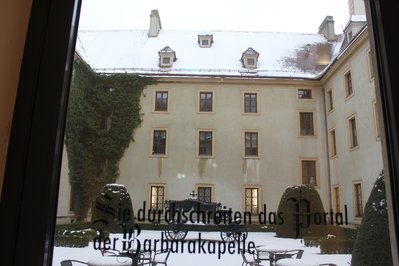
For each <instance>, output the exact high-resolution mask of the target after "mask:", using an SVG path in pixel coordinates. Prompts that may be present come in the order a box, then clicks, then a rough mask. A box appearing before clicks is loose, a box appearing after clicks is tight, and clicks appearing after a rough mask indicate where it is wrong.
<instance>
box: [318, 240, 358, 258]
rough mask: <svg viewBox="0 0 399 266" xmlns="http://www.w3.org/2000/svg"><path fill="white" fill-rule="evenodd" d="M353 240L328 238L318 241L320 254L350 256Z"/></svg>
mask: <svg viewBox="0 0 399 266" xmlns="http://www.w3.org/2000/svg"><path fill="white" fill-rule="evenodd" d="M354 243H355V240H354V239H351V238H342V237H335V236H329V237H325V238H322V239H321V240H320V251H321V253H322V254H351V253H352V250H353V245H354Z"/></svg>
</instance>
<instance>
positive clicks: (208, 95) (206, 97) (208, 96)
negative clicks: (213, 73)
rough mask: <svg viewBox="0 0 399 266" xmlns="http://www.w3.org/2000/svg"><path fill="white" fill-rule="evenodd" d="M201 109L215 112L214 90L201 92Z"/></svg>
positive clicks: (201, 110)
mask: <svg viewBox="0 0 399 266" xmlns="http://www.w3.org/2000/svg"><path fill="white" fill-rule="evenodd" d="M199 98H200V99H199V101H200V102H199V111H200V112H213V92H200V97H199Z"/></svg>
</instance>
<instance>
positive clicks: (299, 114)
mask: <svg viewBox="0 0 399 266" xmlns="http://www.w3.org/2000/svg"><path fill="white" fill-rule="evenodd" d="M302 113H307V114H312V131H313V133H312V134H303V133H302V120H301V114H302ZM298 125H299V132H298V135H299V137H301V138H314V137H317V134H316V117H315V111H313V110H300V111H298Z"/></svg>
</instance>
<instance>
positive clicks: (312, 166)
mask: <svg viewBox="0 0 399 266" xmlns="http://www.w3.org/2000/svg"><path fill="white" fill-rule="evenodd" d="M301 164H302V184H307V185H314V186H317V176H316V160H302V161H301Z"/></svg>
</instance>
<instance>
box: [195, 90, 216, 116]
mask: <svg viewBox="0 0 399 266" xmlns="http://www.w3.org/2000/svg"><path fill="white" fill-rule="evenodd" d="M202 94H211V95H212V97H211V101H212V102H211V109H212V110H211V111H203V110H201V95H202ZM197 103H198V108H197V112H198V113H200V114H214V113H215V92H214V91H213V90H199V91H198V101H197Z"/></svg>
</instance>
